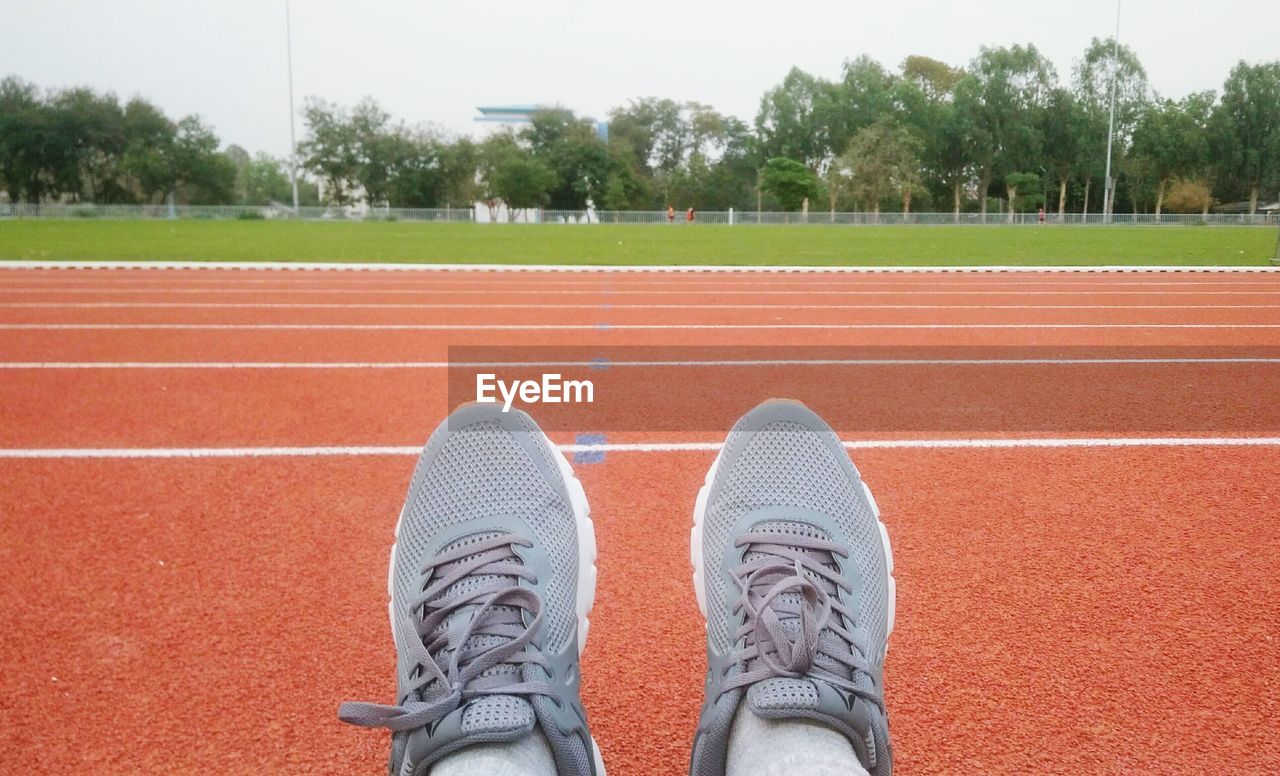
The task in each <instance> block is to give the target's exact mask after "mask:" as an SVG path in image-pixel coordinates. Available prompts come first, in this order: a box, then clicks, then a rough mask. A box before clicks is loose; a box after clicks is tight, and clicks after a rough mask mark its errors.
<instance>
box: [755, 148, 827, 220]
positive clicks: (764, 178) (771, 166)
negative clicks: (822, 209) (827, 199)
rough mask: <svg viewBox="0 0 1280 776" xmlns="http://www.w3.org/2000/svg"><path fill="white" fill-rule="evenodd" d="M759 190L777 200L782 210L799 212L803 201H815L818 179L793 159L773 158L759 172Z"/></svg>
mask: <svg viewBox="0 0 1280 776" xmlns="http://www.w3.org/2000/svg"><path fill="white" fill-rule="evenodd" d="M760 188H761V189H762V190H764V191H766V192H768V193H770V194H772V195H773V196H775V197H777V198H778V202H779V203H781V205H782V209H783V210H789V211H794V210H799V209H800V208H801V207H803V205H804V201H805V200H806V199H808V200H814V199H817V197H818V193H819V189H818V178H817V176H816V175H814V174H813V170H810V169H809V168H808V167H806V166H805V165H803V164H801V163H800V162H797V161H795V160H794V159H785V158H782V157H774V158H773V159H770V160H769V161H767V162H765V164H764V168H763V169H762V170H761V172H760Z"/></svg>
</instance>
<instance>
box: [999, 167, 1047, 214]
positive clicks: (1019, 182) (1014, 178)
mask: <svg viewBox="0 0 1280 776" xmlns="http://www.w3.org/2000/svg"><path fill="white" fill-rule="evenodd" d="M1039 183H1040V176H1039V175H1036V174H1035V173H1033V172H1012V173H1009V174H1008V175H1006V176H1005V179H1004V185H1005V189H1006V190H1007V191H1008V192H1009V223H1011V224H1012V223H1013V214H1014V213H1015V212H1016V211H1017V207H1018V190H1019V189H1022V190H1024V191H1025V190H1026V189H1029V188H1031V187H1033V186H1035V185H1037V184H1039Z"/></svg>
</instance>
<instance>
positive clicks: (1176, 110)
mask: <svg viewBox="0 0 1280 776" xmlns="http://www.w3.org/2000/svg"><path fill="white" fill-rule="evenodd" d="M1213 103H1214V95H1213V92H1199V93H1196V94H1192V95H1189V96H1188V97H1186V98H1185V99H1183V100H1181V101H1177V102H1175V101H1174V100H1161V101H1159V102H1155V103H1153V104H1151V105H1149V106H1147V108H1146V110H1145V111H1144V113H1143V115H1142V118H1141V119H1140V120H1139V122H1138V129H1137V131H1136V132H1135V134H1134V142H1133V153H1134V155H1135V156H1136V157H1138V158H1139V159H1142V160H1144V161H1145V163H1146V166H1147V167H1148V169H1149V170H1150V172H1151V174H1152V175H1153V176H1154V178H1155V181H1156V215H1157V216H1159V215H1160V213H1161V211H1162V210H1163V208H1164V199H1165V194H1166V192H1167V190H1168V187H1169V184H1170V183H1171V182H1172V181H1173V180H1174V179H1175V178H1195V177H1198V176H1201V175H1203V173H1204V171H1205V167H1206V165H1207V164H1208V162H1209V139H1208V125H1209V119H1210V115H1211V111H1212V109H1213Z"/></svg>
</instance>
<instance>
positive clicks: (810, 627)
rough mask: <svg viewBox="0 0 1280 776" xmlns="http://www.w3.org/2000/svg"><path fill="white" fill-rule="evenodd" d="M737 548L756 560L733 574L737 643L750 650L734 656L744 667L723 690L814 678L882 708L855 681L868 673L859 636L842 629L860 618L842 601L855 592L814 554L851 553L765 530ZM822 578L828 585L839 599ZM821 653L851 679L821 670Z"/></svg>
mask: <svg viewBox="0 0 1280 776" xmlns="http://www.w3.org/2000/svg"><path fill="white" fill-rule="evenodd" d="M734 546H735V547H737V548H744V547H745V548H748V549H749V550H750V551H751V552H752V553H755V554H756V555H757V556H758V557H755V558H753V559H752V560H748V561H746V562H744V563H742V564H740V565H739V566H738V567H737V568H735V569H733V570H732V571H731V572H730V573H731V574H732V576H733V579H734V581H735V582H737V584H738V587H739V589H740V591H741V592H740V593H739V595H738V598H737V600H736V601H735V602H734V607H733V612H734V614H737V613H738V612H740V611H745V612H746V617H745V618H744V619H743V623H742V626H741V627H740V628H739V629H738V631H737V633H735V634H734V640H735V641H738V640H741V639H743V638H744V637H745V638H746V646H745V647H744V648H743V649H742V650H741V651H740V652H739V653H738V654H737V655H735V660H736V662H737V663H738V664H739V665H740V666H742V667H743V670H742V671H741V672H740V673H738V674H736V675H735V676H732V677H730V678H729V679H727V680H726V681H725V683H724V685H723V691H725V692H727V691H729V690H733V689H737V688H739V687H746V686H748V685H752V684H755V683H756V682H759V681H762V680H764V679H773V678H779V677H786V678H791V679H799V678H803V677H809V678H813V679H821V680H822V681H825V682H828V683H830V684H832V685H834V686H836V687H838V688H840V689H842V690H845V691H846V692H848V693H850V694H851V695H854V696H857V697H860V698H863V699H864V700H866V701H867V702H868V703H872V704H875V705H876V706H878V707H880V708H881V709H883V708H884V701H883V699H881V698H880V697H879V696H878V695H877V694H876V693H875V692H873V691H871V690H869V689H868V688H866V687H865V686H859V685H858V684H857V683H855V682H854V681H853V679H852V678H851V677H855V676H857V674H859V673H863V674H868V675H869V674H870V671H871V667H870V664H869V663H868V662H867V660H866V657H865V656H864V655H863V654H862V649H861V648H860V646H859V645H858V637H857V636H855V635H854V634H853V633H852V632H850V631H849V630H848V629H846V628H845V627H844V626H843V624H842V623H843V622H844V620H843V619H842V618H848V620H850V621H853V620H854V619H855V617H854V615H853V613H852V611H851V610H850V609H849V607H848V606H847V605H846V604H844V603H843V602H842V601H841V600H840V598H841V595H840V594H841V592H843V593H844V594H849V595H852V592H853V591H852V588H851V587H850V586H849V584H848V583H847V582H846V581H845V580H844V578H843V577H841V576H840V574H838V573H837V572H835V571H833V570H832V569H830V568H827V566H826V565H824V564H823V563H821V562H820V561H819V560H818V559H817V558H816V557H815V555H814V553H822V552H829V553H831V554H832V555H838V556H840V557H842V558H847V557H848V555H849V553H848V551H846V550H845V549H844V548H843V547H841V546H840V545H838V544H836V543H834V542H830V541H825V540H823V539H817V538H812V537H807V536H795V535H786V536H781V535H779V534H776V533H763V532H752V533H747V534H744V535H742V536H740V537H739V538H738V540H737V541H736V542H735V543H734ZM817 580H821V581H825V582H827V583H828V584H829V585H830V586H831V588H832V589H834V590H835V591H836V595H832V593H831V592H828V589H827V587H826V586H824V585H822V584H820V583H819V581H817ZM787 593H792V594H795V595H798V596H799V601H796V600H795V596H786V597H784V594H787ZM833 614H835V615H839V616H836V617H833V616H832V615H833ZM784 618H786V619H788V620H791V621H793V622H794V623H795V628H794V630H795V631H796V633H795V637H794V638H793V637H792V636H791V635H790V634H789V633H788V632H787V628H786V627H785V626H784V624H783V620H784ZM819 654H821V655H823V656H824V657H825V658H827V659H829V660H830V661H834V662H835V663H836V664H838V665H840V666H843V667H844V668H846V669H847V670H848V674H847V675H841V674H840V673H836V672H835V671H833V670H831V669H830V668H828V667H827V666H825V665H822V662H826V661H821V662H820V661H819V660H818V656H819Z"/></svg>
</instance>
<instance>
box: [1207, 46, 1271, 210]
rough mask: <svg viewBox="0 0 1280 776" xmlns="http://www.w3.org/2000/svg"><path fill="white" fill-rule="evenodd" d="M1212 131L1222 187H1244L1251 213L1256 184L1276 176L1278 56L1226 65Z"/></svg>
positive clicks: (1233, 189)
mask: <svg viewBox="0 0 1280 776" xmlns="http://www.w3.org/2000/svg"><path fill="white" fill-rule="evenodd" d="M1212 133H1213V144H1212V145H1213V152H1214V157H1215V159H1216V160H1217V162H1218V165H1219V168H1220V170H1219V171H1220V174H1221V175H1222V176H1224V177H1225V178H1226V179H1227V185H1226V186H1225V187H1224V188H1226V189H1227V191H1229V192H1230V193H1232V194H1234V193H1236V192H1237V191H1239V192H1246V191H1247V192H1248V196H1249V213H1250V214H1253V213H1256V212H1257V211H1258V195H1259V192H1260V191H1261V190H1262V188H1263V187H1264V186H1267V187H1269V186H1272V185H1273V184H1277V183H1278V182H1280V62H1270V63H1267V64H1261V65H1249V64H1247V63H1245V62H1241V63H1239V64H1238V65H1236V66H1235V67H1234V68H1232V70H1231V75H1230V76H1228V77H1227V82H1226V84H1224V85H1223V88H1222V100H1221V102H1220V103H1219V104H1218V109H1217V110H1216V111H1214V113H1213V118H1212Z"/></svg>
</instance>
